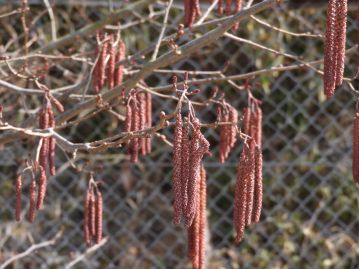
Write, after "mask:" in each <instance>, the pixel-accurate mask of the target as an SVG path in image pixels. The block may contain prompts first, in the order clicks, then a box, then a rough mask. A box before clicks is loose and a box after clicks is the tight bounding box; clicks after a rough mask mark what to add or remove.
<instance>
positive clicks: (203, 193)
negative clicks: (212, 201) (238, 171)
mask: <svg viewBox="0 0 359 269" xmlns="http://www.w3.org/2000/svg"><path fill="white" fill-rule="evenodd" d="M206 181H207V179H206V170H205V169H204V166H203V164H202V167H201V181H200V198H199V219H200V224H199V251H198V252H199V253H198V255H199V257H198V266H199V269H204V268H205V255H206V227H207V216H206V208H207V186H206V185H207V183H206Z"/></svg>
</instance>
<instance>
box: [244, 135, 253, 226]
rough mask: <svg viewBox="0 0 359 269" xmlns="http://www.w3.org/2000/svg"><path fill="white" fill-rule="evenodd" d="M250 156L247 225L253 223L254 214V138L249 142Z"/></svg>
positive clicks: (247, 176)
mask: <svg viewBox="0 0 359 269" xmlns="http://www.w3.org/2000/svg"><path fill="white" fill-rule="evenodd" d="M247 154H248V163H247V165H246V170H247V173H246V176H245V180H247V192H246V195H247V198H246V203H247V205H246V214H245V215H246V225H250V224H251V223H252V212H253V198H254V187H255V179H254V177H255V141H254V138H251V139H250V141H249V152H248V153H247Z"/></svg>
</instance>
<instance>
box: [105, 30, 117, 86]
mask: <svg viewBox="0 0 359 269" xmlns="http://www.w3.org/2000/svg"><path fill="white" fill-rule="evenodd" d="M107 49H108V55H109V59H108V64H107V74H106V79H107V86H108V88H109V90H111V89H112V88H113V86H114V84H115V61H116V54H115V47H114V45H113V35H110V41H109V44H108V48H107Z"/></svg>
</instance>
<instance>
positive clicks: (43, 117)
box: [39, 104, 49, 169]
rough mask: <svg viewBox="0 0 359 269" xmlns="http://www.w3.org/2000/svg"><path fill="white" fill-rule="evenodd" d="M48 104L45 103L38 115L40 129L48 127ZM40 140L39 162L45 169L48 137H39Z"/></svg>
mask: <svg viewBox="0 0 359 269" xmlns="http://www.w3.org/2000/svg"><path fill="white" fill-rule="evenodd" d="M48 106H49V104H46V106H45V107H44V108H42V109H41V110H40V117H39V127H40V129H47V128H49V113H48ZM41 141H42V143H41V148H40V154H39V164H40V166H42V167H43V168H44V169H46V166H47V162H48V154H49V138H48V137H43V138H41Z"/></svg>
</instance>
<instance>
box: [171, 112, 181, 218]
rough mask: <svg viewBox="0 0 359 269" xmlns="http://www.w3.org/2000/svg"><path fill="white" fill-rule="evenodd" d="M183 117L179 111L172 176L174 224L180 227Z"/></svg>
mask: <svg viewBox="0 0 359 269" xmlns="http://www.w3.org/2000/svg"><path fill="white" fill-rule="evenodd" d="M181 142H182V116H181V111H180V110H178V112H177V115H176V124H175V130H174V140H173V157H172V164H173V175H172V190H173V191H172V192H173V197H174V199H173V211H174V214H173V223H174V224H175V225H178V224H179V223H180V221H181V215H182V188H181V185H182V182H181V181H182V176H181V172H182V169H181V168H182V165H183V163H182V160H181V156H182V143H181Z"/></svg>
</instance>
